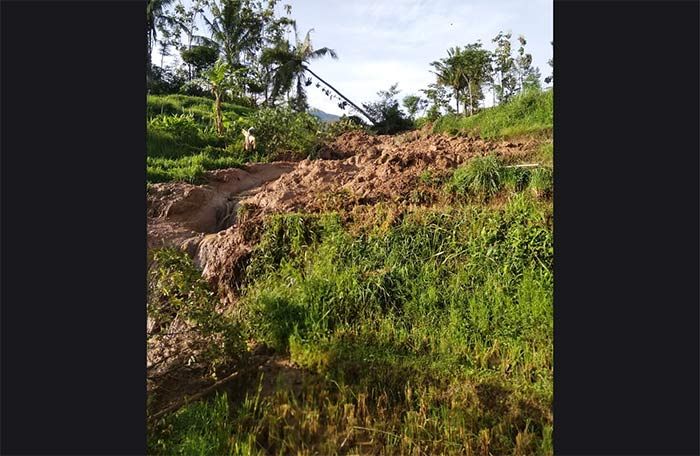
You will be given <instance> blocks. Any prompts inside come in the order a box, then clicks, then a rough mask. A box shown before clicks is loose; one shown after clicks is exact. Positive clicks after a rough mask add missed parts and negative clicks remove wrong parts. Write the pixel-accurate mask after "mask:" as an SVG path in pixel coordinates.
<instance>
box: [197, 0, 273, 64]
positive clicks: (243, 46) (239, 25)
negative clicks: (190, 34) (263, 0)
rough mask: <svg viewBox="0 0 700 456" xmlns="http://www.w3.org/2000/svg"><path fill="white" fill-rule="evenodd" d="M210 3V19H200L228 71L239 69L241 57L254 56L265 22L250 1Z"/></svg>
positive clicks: (222, 0) (237, 0)
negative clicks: (204, 24)
mask: <svg viewBox="0 0 700 456" xmlns="http://www.w3.org/2000/svg"><path fill="white" fill-rule="evenodd" d="M220 1H221V4H219V3H218V2H217V1H212V2H211V3H209V9H210V12H211V14H212V17H211V19H210V18H209V17H207V16H203V18H204V21H205V22H206V23H207V26H208V27H209V31H210V32H211V40H212V41H214V42H215V43H216V44H217V45H218V47H219V48H220V49H221V52H222V53H223V56H224V59H225V60H226V63H228V65H229V66H231V68H238V67H240V66H241V56H242V54H244V53H254V52H255V50H256V49H257V48H258V47H259V46H260V43H261V41H262V33H263V27H264V25H265V22H264V21H265V19H264V18H263V17H262V16H261V15H260V14H259V12H258V11H255V10H254V9H253V6H252V5H251V4H250V1H249V0H220Z"/></svg>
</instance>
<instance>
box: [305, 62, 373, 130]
mask: <svg viewBox="0 0 700 456" xmlns="http://www.w3.org/2000/svg"><path fill="white" fill-rule="evenodd" d="M304 70H306V71H308V72H309V73H311V74H313V75H314V76H315V77H316V79H318V80H319V81H321V82H322V83H324V84H325V85H327V86H328V87H330V88H331V89H332V90H333V92H335V93H337V94H338V96H339V97H340V98H342V99H343V100H345V101H347V102H348V103H350V105H352V107H353V108H355V109H357V110H358V111H359V112H360V113H361V114H362V115H364V116H365V117H367V119H369V121H370V122H372V125H377V122H376V121H375V120H374V119H373V118H372V117H370V116H369V114H367V113H366V112H365V111H364V110H362V109H360V108H359V107H358V106H357V105H356V104H355V103H353V102H352V101H350V100H348V99H347V98H346V97H345V96H344V95H343V94H342V93H340V92H338V90H337V89H336V88H335V87H333V86H332V85H330V84H329V83H327V82H326V81H324V80H323V79H321V77H319V75H317V74H316V73H314V72H313V71H311V70H310V69H309V67H307V66H304Z"/></svg>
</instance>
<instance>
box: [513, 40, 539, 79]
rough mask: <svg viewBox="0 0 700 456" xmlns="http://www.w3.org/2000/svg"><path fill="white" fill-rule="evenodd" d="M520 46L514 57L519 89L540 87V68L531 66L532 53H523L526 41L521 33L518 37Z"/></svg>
mask: <svg viewBox="0 0 700 456" xmlns="http://www.w3.org/2000/svg"><path fill="white" fill-rule="evenodd" d="M518 42H519V43H520V47H519V48H518V56H517V57H516V59H515V63H516V71H517V74H518V82H519V89H520V90H521V91H523V90H528V89H531V88H540V78H541V75H540V70H539V68H537V67H534V68H533V66H532V55H531V54H527V53H525V45H526V44H527V41H526V40H525V37H524V36H523V35H520V36H519V37H518Z"/></svg>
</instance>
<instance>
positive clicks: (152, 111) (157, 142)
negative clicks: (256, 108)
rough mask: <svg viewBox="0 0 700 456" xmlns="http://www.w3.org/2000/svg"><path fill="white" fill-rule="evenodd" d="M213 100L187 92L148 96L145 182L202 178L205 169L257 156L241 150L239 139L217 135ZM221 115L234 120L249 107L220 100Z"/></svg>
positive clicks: (228, 165) (223, 166)
mask: <svg viewBox="0 0 700 456" xmlns="http://www.w3.org/2000/svg"><path fill="white" fill-rule="evenodd" d="M212 106H213V100H210V99H207V98H201V97H191V96H186V95H149V96H148V98H147V118H148V122H147V128H146V151H147V157H146V180H147V182H148V183H156V182H170V181H184V182H190V183H196V182H201V180H202V176H203V174H204V172H205V171H207V170H212V169H221V168H230V167H239V166H241V165H242V164H243V163H245V162H246V161H250V160H252V159H256V158H259V157H258V156H257V155H249V154H245V153H244V152H243V148H242V139H241V138H238V137H235V138H234V137H223V138H221V137H219V136H218V135H217V134H216V132H215V131H214V128H213V114H212ZM223 110H224V116H225V117H226V118H227V119H229V120H236V119H238V118H240V117H241V116H248V115H249V114H250V113H251V112H252V110H251V109H250V108H245V107H242V106H237V105H234V104H230V103H223Z"/></svg>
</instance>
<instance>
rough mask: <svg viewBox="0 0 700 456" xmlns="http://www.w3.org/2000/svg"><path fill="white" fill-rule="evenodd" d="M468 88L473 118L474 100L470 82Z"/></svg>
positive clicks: (470, 112) (470, 110)
mask: <svg viewBox="0 0 700 456" xmlns="http://www.w3.org/2000/svg"><path fill="white" fill-rule="evenodd" d="M467 87H468V88H469V115H470V116H471V115H472V114H474V100H473V99H472V84H471V82H469V83H468V84H467Z"/></svg>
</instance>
